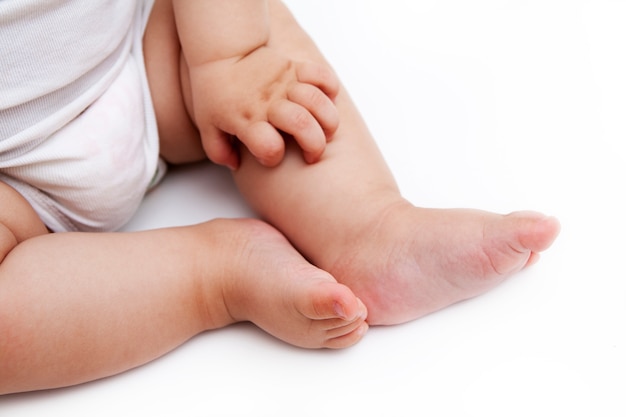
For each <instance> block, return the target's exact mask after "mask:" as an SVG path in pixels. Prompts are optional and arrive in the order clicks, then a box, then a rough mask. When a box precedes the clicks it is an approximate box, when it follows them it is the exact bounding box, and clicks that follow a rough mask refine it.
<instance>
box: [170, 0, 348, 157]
mask: <svg viewBox="0 0 626 417" xmlns="http://www.w3.org/2000/svg"><path fill="white" fill-rule="evenodd" d="M174 12H175V16H176V24H177V28H178V33H179V37H180V42H181V45H182V50H183V58H182V66H183V72H185V71H188V74H189V84H190V85H189V89H190V90H191V103H190V106H189V107H191V109H190V112H191V113H192V117H193V119H194V122H195V123H196V125H197V127H198V129H199V130H200V134H201V137H202V142H203V146H204V149H205V151H206V153H207V155H208V156H209V158H210V159H212V160H213V161H214V162H216V163H220V164H224V165H228V166H230V167H231V168H236V167H237V166H238V164H239V158H238V153H237V151H236V146H235V145H234V144H233V143H232V138H233V137H236V138H237V139H239V140H240V141H241V142H243V144H244V145H245V146H246V147H247V148H248V149H249V150H250V152H251V153H252V154H253V155H254V156H255V157H256V158H257V159H258V160H259V161H260V162H261V163H263V164H264V165H267V166H273V165H276V164H278V163H279V162H280V161H281V160H282V156H283V153H284V146H285V145H284V140H283V137H282V134H281V133H286V134H288V135H291V136H293V138H294V139H295V140H296V142H297V143H298V144H299V146H300V147H301V148H302V150H303V153H304V157H305V159H306V160H307V161H308V162H315V161H317V160H318V159H319V158H320V156H321V154H322V152H323V151H324V148H325V145H326V139H327V137H329V136H330V135H331V134H332V133H333V132H334V131H335V130H336V129H337V126H338V123H339V119H338V115H337V111H336V109H335V106H334V103H333V102H332V99H333V98H334V96H335V95H336V94H337V92H338V88H339V82H338V80H337V78H336V77H335V75H334V73H333V72H332V70H330V69H329V68H327V67H324V66H322V65H320V64H317V63H312V62H296V61H294V60H291V59H289V58H288V57H286V56H284V55H282V54H281V53H279V52H277V51H276V50H274V49H273V48H271V42H270V39H269V16H268V9H267V3H266V1H264V0H202V1H198V0H175V1H174ZM268 45H269V46H268ZM185 67H187V68H185Z"/></svg>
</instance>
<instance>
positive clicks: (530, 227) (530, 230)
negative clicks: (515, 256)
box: [505, 211, 561, 253]
mask: <svg viewBox="0 0 626 417" xmlns="http://www.w3.org/2000/svg"><path fill="white" fill-rule="evenodd" d="M505 221H508V222H509V231H510V233H511V236H512V237H513V239H512V240H513V242H512V245H513V246H514V247H515V248H516V249H518V250H520V251H524V250H530V251H531V252H535V253H537V252H542V251H544V250H546V249H548V248H549V247H550V246H551V245H552V243H553V242H554V240H555V239H556V237H557V236H558V235H559V231H560V230H561V225H560V223H559V221H558V220H557V219H556V218H555V217H550V216H545V215H543V214H541V213H536V212H529V211H518V212H513V213H511V214H509V215H507V216H505Z"/></svg>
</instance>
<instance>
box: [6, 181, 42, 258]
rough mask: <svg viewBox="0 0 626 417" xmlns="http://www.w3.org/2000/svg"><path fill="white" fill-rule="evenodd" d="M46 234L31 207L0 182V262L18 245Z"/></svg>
mask: <svg viewBox="0 0 626 417" xmlns="http://www.w3.org/2000/svg"><path fill="white" fill-rule="evenodd" d="M46 233H48V229H46V226H45V225H44V224H43V222H42V221H41V219H40V218H39V216H38V215H37V213H35V210H33V208H32V207H31V205H30V204H29V203H28V201H26V200H25V199H24V197H22V195H21V194H19V193H18V192H17V191H15V189H13V188H12V187H10V186H8V185H7V184H5V183H4V182H2V181H0V262H2V260H3V259H4V257H5V256H6V255H7V254H8V253H9V252H10V251H11V250H12V249H13V248H14V247H15V246H17V244H18V243H20V242H23V241H24V240H26V239H29V238H31V237H35V236H38V235H43V234H46Z"/></svg>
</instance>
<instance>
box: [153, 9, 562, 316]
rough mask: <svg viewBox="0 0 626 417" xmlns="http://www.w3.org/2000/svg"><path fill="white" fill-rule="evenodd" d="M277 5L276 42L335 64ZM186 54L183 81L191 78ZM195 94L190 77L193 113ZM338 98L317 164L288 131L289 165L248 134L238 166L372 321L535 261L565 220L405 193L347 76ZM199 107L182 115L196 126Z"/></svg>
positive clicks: (249, 189) (293, 53)
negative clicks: (260, 151) (436, 204)
mask: <svg viewBox="0 0 626 417" xmlns="http://www.w3.org/2000/svg"><path fill="white" fill-rule="evenodd" d="M270 17H271V33H270V42H269V47H271V48H275V49H277V50H279V51H281V52H283V53H284V54H285V55H287V56H290V57H293V58H294V59H301V60H303V61H305V60H308V61H313V62H318V63H320V64H322V65H328V64H327V63H326V62H325V60H324V58H323V57H322V55H321V54H320V52H319V51H318V50H317V49H316V47H315V45H314V44H313V42H312V41H311V40H310V39H309V37H308V36H307V35H306V34H305V32H304V31H303V30H302V29H301V28H300V27H299V25H298V24H297V22H296V21H295V20H294V19H293V17H292V16H291V14H290V13H289V11H288V10H287V9H286V7H285V6H284V5H282V4H281V3H280V2H279V1H271V2H270ZM166 59H167V58H166ZM169 59H170V60H172V61H175V60H177V57H173V58H172V57H170V58H169ZM182 59H183V65H182V66H181V67H180V68H181V72H180V75H181V77H182V85H183V87H185V86H187V87H188V86H189V83H188V81H186V79H187V77H188V75H187V74H186V68H185V65H184V56H183V58H182ZM148 68H149V67H148ZM152 80H153V82H154V83H155V84H156V83H157V82H158V79H157V78H156V77H155V78H153V79H152ZM169 94H171V93H169ZM193 100H194V99H193V97H192V95H191V93H190V91H189V90H186V89H185V88H183V91H182V101H184V102H185V103H186V105H187V109H188V111H189V113H191V114H193V107H194V106H195V103H194V101H193ZM335 104H336V106H337V109H338V112H339V116H340V125H339V128H338V129H337V131H336V132H335V134H334V135H333V138H332V142H330V143H328V144H327V146H326V150H325V152H324V154H323V156H322V158H321V160H320V161H319V162H317V163H315V164H312V165H310V164H307V163H306V162H305V161H304V160H303V158H302V157H301V155H300V151H299V149H297V148H296V146H295V145H294V144H293V142H291V141H288V146H287V153H286V156H285V158H284V160H283V161H282V163H281V165H279V166H278V167H276V168H271V169H270V168H266V167H264V166H263V164H262V163H261V162H259V161H258V156H256V155H255V156H253V155H251V154H250V152H248V151H247V149H246V148H245V147H243V146H241V147H240V152H241V167H240V168H239V169H238V170H237V171H236V172H235V173H234V176H235V179H236V182H237V184H238V186H239V188H240V190H241V191H242V193H243V194H244V196H245V197H246V198H247V200H248V201H249V202H250V204H251V205H252V206H253V207H254V208H255V209H256V210H257V211H258V212H259V213H260V214H261V215H262V216H263V218H264V219H266V220H267V221H269V222H270V223H271V224H272V225H274V226H275V227H276V228H277V229H279V230H280V231H281V232H282V233H284V234H285V236H287V238H288V239H289V240H290V241H291V242H292V243H293V244H294V246H295V247H296V248H297V249H298V250H299V251H300V252H301V253H302V254H303V255H304V256H305V257H306V258H307V259H308V260H310V261H311V262H312V263H313V264H315V265H316V266H318V267H320V268H322V269H324V270H325V271H328V272H330V273H331V274H332V275H333V276H334V277H335V278H336V279H337V280H338V281H339V282H341V283H344V284H346V285H347V286H348V287H349V288H351V289H352V290H353V291H354V292H355V294H356V295H357V296H358V297H359V298H361V299H362V300H363V302H364V303H365V304H366V305H367V308H368V312H369V316H368V319H367V320H368V323H369V324H371V325H378V324H397V323H402V322H406V321H409V320H413V319H416V318H419V317H422V316H424V315H425V314H428V313H431V312H433V311H436V310H438V309H441V308H443V307H446V306H448V305H450V304H453V303H455V302H458V301H460V300H464V299H467V298H471V297H474V296H476V295H478V294H481V293H483V292H485V291H487V290H489V289H490V288H492V287H494V286H496V285H497V284H499V283H500V282H502V281H503V280H504V279H506V278H507V277H509V276H510V275H512V274H514V273H515V272H518V271H520V270H521V269H523V268H525V267H527V266H528V265H531V264H533V263H534V262H535V261H536V260H537V259H538V254H539V252H541V251H543V250H545V249H547V248H548V247H549V246H550V244H551V243H552V242H553V240H554V239H555V238H556V236H557V235H558V232H559V227H560V226H559V223H558V221H557V220H556V219H554V218H551V217H546V216H543V215H541V214H539V213H533V212H516V213H512V214H510V215H507V216H502V215H498V214H493V213H487V212H483V211H476V210H437V209H425V208H419V207H416V206H414V205H413V204H411V203H410V202H408V201H406V200H405V199H404V198H402V196H401V194H400V192H399V190H398V188H397V186H396V184H395V181H394V179H393V177H392V175H391V173H390V172H389V170H388V168H387V166H386V165H385V162H384V160H383V158H382V157H381V155H380V152H379V151H378V149H377V147H376V144H375V142H374V140H373V138H372V137H371V135H370V133H369V131H368V130H367V127H366V125H365V123H364V122H363V120H362V119H361V117H360V115H359V113H358V111H357V109H356V107H355V106H354V104H353V103H352V102H351V101H350V99H349V97H348V95H347V93H346V91H345V90H344V89H343V88H340V90H339V93H338V94H337V97H336V98H335ZM196 117H197V114H196ZM191 119H192V118H187V119H186V120H178V121H176V123H178V124H180V125H181V126H186V127H187V128H189V126H193V122H192V121H191ZM162 140H163V142H164V143H166V144H168V145H166V146H171V143H172V142H176V143H177V144H178V146H181V147H183V148H192V147H193V146H195V145H194V139H193V137H190V139H189V140H187V141H181V138H180V136H178V137H167V136H164V137H163V138H162ZM166 157H167V155H166ZM198 157H199V156H196V158H198ZM278 201H280V204H277V202H278ZM354 242H358V244H356V245H355V243H354Z"/></svg>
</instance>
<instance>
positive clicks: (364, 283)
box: [321, 202, 559, 325]
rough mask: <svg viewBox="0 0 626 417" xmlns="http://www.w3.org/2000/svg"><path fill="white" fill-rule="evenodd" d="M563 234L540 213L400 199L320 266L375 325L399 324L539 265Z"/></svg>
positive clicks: (557, 226) (556, 224)
mask: <svg viewBox="0 0 626 417" xmlns="http://www.w3.org/2000/svg"><path fill="white" fill-rule="evenodd" d="M558 232H559V223H558V221H557V220H556V219H554V218H551V217H545V216H543V215H541V214H538V213H532V212H516V213H512V214H509V215H507V216H501V215H496V214H491V213H487V212H482V211H474V210H434V209H420V208H416V207H414V206H412V205H410V204H408V203H405V202H402V203H400V204H398V205H395V206H393V207H391V208H390V209H388V210H387V211H386V213H385V214H384V215H382V216H380V217H379V218H378V219H377V220H376V221H375V222H374V224H373V225H371V226H370V227H369V228H366V229H365V230H363V231H361V232H360V233H359V234H358V235H351V236H350V242H351V243H350V245H346V247H345V249H344V250H341V249H340V250H339V251H338V252H337V253H339V254H340V255H339V256H338V257H336V258H335V259H334V261H332V262H330V263H328V264H323V263H322V265H321V266H322V267H326V270H328V271H329V272H331V273H332V274H333V275H334V276H335V277H336V278H337V279H338V280H339V282H342V283H344V284H346V285H347V286H348V287H350V288H351V289H352V290H353V291H354V293H355V294H356V295H357V296H358V297H360V298H361V300H363V302H364V303H365V304H366V305H367V308H368V314H369V316H368V323H369V324H370V325H376V324H397V323H401V322H405V321H409V320H413V319H416V318H418V317H421V316H423V315H425V314H428V313H431V312H433V311H436V310H438V309H441V308H443V307H446V306H448V305H450V304H453V303H455V302H457V301H460V300H464V299H467V298H471V297H474V296H476V295H479V294H481V293H483V292H485V291H487V290H489V289H490V288H492V287H494V286H496V285H497V284H499V283H500V282H502V281H503V280H504V279H505V278H506V277H508V276H510V275H511V274H513V273H515V272H518V271H520V270H521V269H523V268H524V267H526V266H528V265H530V264H532V263H534V262H535V261H536V260H537V259H538V256H539V255H538V253H539V252H541V251H543V250H545V249H547V248H548V247H549V246H550V245H551V244H552V242H553V241H554V239H555V238H556V236H557V235H558ZM344 243H345V242H344Z"/></svg>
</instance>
